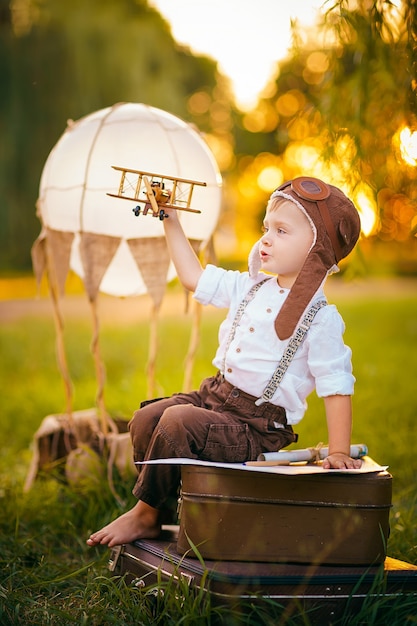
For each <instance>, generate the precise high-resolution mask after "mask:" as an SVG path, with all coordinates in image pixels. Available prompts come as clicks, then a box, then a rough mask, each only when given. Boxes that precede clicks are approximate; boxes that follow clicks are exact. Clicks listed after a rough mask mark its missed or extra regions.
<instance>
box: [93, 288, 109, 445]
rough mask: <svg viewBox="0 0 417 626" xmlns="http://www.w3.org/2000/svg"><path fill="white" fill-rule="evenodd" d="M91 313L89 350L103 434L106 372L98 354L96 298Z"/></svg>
mask: <svg viewBox="0 0 417 626" xmlns="http://www.w3.org/2000/svg"><path fill="white" fill-rule="evenodd" d="M89 301H90V305H91V313H92V318H93V337H92V340H91V352H92V354H93V357H94V364H95V368H96V378H97V393H96V403H97V408H98V414H99V419H100V423H101V428H102V432H103V434H104V435H107V433H108V414H107V411H106V407H105V403H104V383H105V380H106V372H105V367H104V364H103V361H102V359H101V354H100V343H99V321H98V315H97V299H94V300H90V299H89Z"/></svg>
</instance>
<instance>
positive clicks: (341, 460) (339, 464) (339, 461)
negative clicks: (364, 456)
mask: <svg viewBox="0 0 417 626" xmlns="http://www.w3.org/2000/svg"><path fill="white" fill-rule="evenodd" d="M361 466H362V461H361V459H351V458H350V456H348V455H347V454H344V453H343V452H334V453H333V454H329V456H328V457H326V458H325V459H324V461H323V469H360V468H361Z"/></svg>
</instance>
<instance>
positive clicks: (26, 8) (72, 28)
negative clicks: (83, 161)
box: [0, 0, 227, 269]
mask: <svg viewBox="0 0 417 626" xmlns="http://www.w3.org/2000/svg"><path fill="white" fill-rule="evenodd" d="M0 1H1V4H0V89H1V93H2V98H1V99H0V131H1V142H0V144H1V153H0V198H1V203H0V220H1V229H0V267H1V268H3V269H5V268H9V269H10V268H14V269H27V268H29V267H30V264H31V261H30V249H31V245H32V243H33V241H34V239H35V238H36V236H37V234H38V231H39V222H38V221H37V219H36V216H35V202H36V199H37V194H38V186H39V180H40V175H41V172H42V168H43V165H44V163H45V160H46V158H47V156H48V154H49V152H50V150H51V149H52V147H53V146H54V145H55V143H56V142H57V140H58V139H59V137H60V136H61V135H62V133H63V132H64V130H65V127H66V122H67V120H68V119H79V118H80V117H82V116H83V115H87V114H89V113H92V112H93V111H95V110H99V109H101V108H104V107H106V106H110V105H113V104H115V103H116V102H141V103H145V104H149V105H152V106H155V107H159V108H161V109H165V110H167V111H169V112H171V113H173V114H174V115H178V116H179V117H181V118H183V119H186V120H188V121H190V122H193V121H196V120H197V119H198V125H199V127H200V128H202V126H203V127H204V128H202V130H206V131H209V132H215V129H214V130H213V126H212V125H211V122H212V119H211V118H210V116H206V118H204V119H203V118H202V117H201V116H198V115H197V116H196V115H194V114H193V112H192V110H190V108H189V106H188V105H189V101H190V98H191V97H192V96H193V94H195V93H196V92H198V93H202V94H205V95H206V97H207V99H208V100H209V101H210V102H212V101H213V100H215V99H216V98H218V99H219V100H221V99H222V98H223V100H227V85H226V84H224V82H223V81H222V80H221V79H220V77H219V75H218V72H217V65H216V63H215V62H214V61H213V60H211V59H208V58H207V57H198V56H194V55H192V54H191V53H190V52H189V51H188V50H187V49H185V48H181V47H179V46H177V45H176V43H175V41H174V40H173V38H172V36H171V33H170V30H169V27H168V25H167V23H166V22H165V21H164V20H163V19H162V18H161V16H160V15H159V14H158V13H157V12H156V11H155V10H154V9H151V8H150V7H149V6H148V3H147V0H90V1H89V2H85V1H84V0H60V1H59V2H56V0H27V1H26V2H18V1H17V0H12V1H11V2H10V3H9V2H8V1H7V0H0ZM214 94H216V95H214Z"/></svg>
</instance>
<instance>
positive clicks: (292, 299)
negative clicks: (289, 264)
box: [270, 177, 361, 339]
mask: <svg viewBox="0 0 417 626" xmlns="http://www.w3.org/2000/svg"><path fill="white" fill-rule="evenodd" d="M280 197H281V198H285V199H287V200H290V201H292V202H294V203H295V204H296V205H297V206H298V207H299V208H300V210H302V211H303V212H304V213H305V214H306V215H307V218H309V221H310V223H311V224H312V229H313V232H314V230H315V231H316V232H315V240H314V242H313V245H312V247H311V250H310V252H309V253H308V255H307V258H306V260H305V262H304V265H303V267H302V269H301V272H300V273H299V275H298V277H297V279H296V281H295V283H294V284H293V286H292V288H291V290H290V293H289V294H288V297H287V299H286V300H285V302H284V304H283V306H282V308H281V310H280V312H279V314H278V315H277V318H276V320H275V330H276V333H277V335H278V337H279V338H280V339H287V338H288V337H290V336H291V335H292V334H293V332H294V330H295V328H296V326H297V323H298V322H299V320H300V318H301V316H302V315H303V313H304V311H305V310H306V308H307V306H308V305H309V303H310V301H311V299H312V298H313V296H314V294H315V293H316V291H317V290H318V289H319V287H320V286H321V284H322V283H323V281H324V279H325V278H326V276H327V274H328V273H329V271H330V270H331V269H332V268H333V267H334V266H335V265H336V264H337V263H338V262H339V261H340V260H341V259H343V258H345V257H346V256H347V255H348V254H349V253H350V252H351V251H352V250H353V248H354V246H355V244H356V242H357V240H358V238H359V235H360V230H361V224H360V218H359V214H358V211H357V209H356V207H355V205H354V204H353V202H352V201H351V200H349V198H348V197H347V196H346V195H345V194H344V193H343V192H342V191H341V190H340V189H339V188H338V187H334V186H333V185H329V184H326V183H324V182H323V181H321V180H319V179H317V178H310V177H300V178H295V179H294V180H292V181H288V182H286V183H284V184H283V185H281V186H280V187H279V188H278V189H276V190H275V191H274V192H273V193H272V195H271V198H270V202H271V200H273V199H274V198H280Z"/></svg>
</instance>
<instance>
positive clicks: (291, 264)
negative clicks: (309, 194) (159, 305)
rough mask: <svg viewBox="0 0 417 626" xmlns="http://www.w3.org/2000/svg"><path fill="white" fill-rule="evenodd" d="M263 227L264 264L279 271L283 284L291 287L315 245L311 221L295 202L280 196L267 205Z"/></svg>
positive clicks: (262, 256) (274, 272)
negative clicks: (279, 198) (282, 198)
mask: <svg viewBox="0 0 417 626" xmlns="http://www.w3.org/2000/svg"><path fill="white" fill-rule="evenodd" d="M263 227H264V235H263V236H262V237H261V241H260V249H259V254H260V258H261V268H262V269H263V270H264V271H265V272H270V273H272V274H278V277H279V284H280V285H281V287H285V288H287V289H290V288H291V287H292V285H293V284H294V282H295V280H296V278H297V276H298V274H299V272H300V270H301V268H302V267H303V265H304V261H305V259H306V257H307V255H308V253H309V251H310V249H311V246H312V245H313V240H314V234H313V230H312V228H311V225H310V223H309V221H308V219H307V217H306V216H305V215H304V214H303V212H302V211H301V209H299V208H298V207H297V206H296V205H295V204H294V203H293V202H291V201H290V200H280V201H279V202H277V203H272V205H271V206H269V207H268V208H267V211H266V215H265V219H264V223H263Z"/></svg>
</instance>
